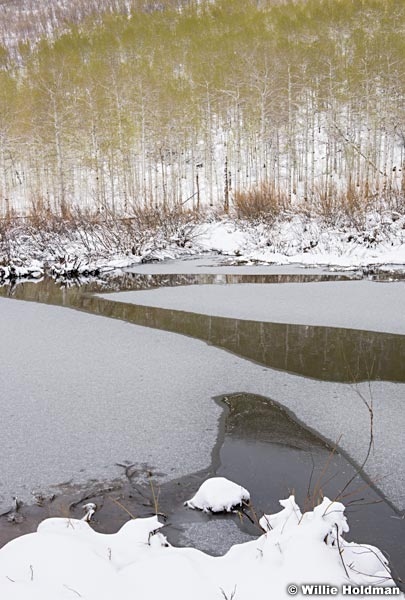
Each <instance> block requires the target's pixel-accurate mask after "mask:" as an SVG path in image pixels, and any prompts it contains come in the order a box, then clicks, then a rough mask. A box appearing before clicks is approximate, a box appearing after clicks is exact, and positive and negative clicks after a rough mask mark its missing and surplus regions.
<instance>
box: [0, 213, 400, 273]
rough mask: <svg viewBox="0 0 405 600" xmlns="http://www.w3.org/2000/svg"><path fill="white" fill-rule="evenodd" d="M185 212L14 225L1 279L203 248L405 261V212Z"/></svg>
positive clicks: (319, 259)
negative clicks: (163, 220)
mask: <svg viewBox="0 0 405 600" xmlns="http://www.w3.org/2000/svg"><path fill="white" fill-rule="evenodd" d="M184 219H185V218H183V219H182V220H181V219H180V218H179V221H178V223H177V225H176V224H175V225H173V227H172V228H171V229H170V228H169V229H167V228H166V229H165V227H164V226H162V227H160V228H157V229H156V230H151V231H148V230H145V231H140V230H133V231H132V230H131V231H128V230H126V229H124V230H123V229H122V224H121V222H120V219H119V218H117V220H116V221H113V222H112V223H101V224H99V225H97V226H94V227H93V229H90V230H87V229H86V228H85V227H83V228H81V227H78V226H77V225H76V226H75V225H72V224H71V223H67V224H66V227H65V229H66V231H65V232H64V233H63V234H62V233H60V232H59V233H58V232H40V231H36V230H32V229H31V228H29V227H28V226H26V227H25V228H24V227H23V226H18V227H17V226H15V227H14V229H11V230H10V231H8V233H7V236H6V238H5V239H4V240H3V241H2V244H1V246H0V281H2V280H8V279H18V278H19V277H20V278H21V277H40V276H41V275H42V274H43V273H44V272H47V273H49V274H51V275H52V276H53V277H73V276H78V275H81V274H86V275H87V274H99V273H101V272H104V271H108V270H112V269H117V268H127V267H131V266H133V265H137V264H139V263H140V262H145V261H151V260H163V259H168V258H177V257H183V256H189V255H195V254H201V253H204V252H210V253H213V252H214V253H218V254H221V255H222V256H231V257H233V258H235V257H236V258H237V259H238V260H243V261H246V262H248V263H251V264H254V263H257V262H259V263H267V264H276V265H277V264H285V265H289V264H300V265H302V266H306V267H308V266H313V267H316V266H333V267H335V268H343V269H356V268H363V267H366V268H369V267H373V268H376V267H377V268H387V267H389V268H390V269H391V270H399V271H403V270H404V268H405V267H404V265H405V215H399V214H398V213H395V214H394V212H393V211H389V210H385V211H382V212H381V214H380V213H377V212H375V211H374V212H370V214H366V215H365V216H364V219H363V223H362V224H361V225H357V226H355V225H354V224H353V223H350V222H346V221H345V220H344V219H341V220H340V222H339V223H335V224H331V223H329V222H326V221H324V220H322V219H321V218H320V217H308V216H305V215H303V214H283V215H281V216H280V217H279V218H278V219H276V220H275V221H274V222H266V221H265V220H262V221H260V222H252V221H244V220H241V219H237V218H235V217H228V216H227V217H223V218H220V217H215V216H213V215H209V214H208V213H207V214H202V215H201V216H200V219H201V220H200V222H195V219H191V218H190V222H187V220H184ZM11 227H12V226H11Z"/></svg>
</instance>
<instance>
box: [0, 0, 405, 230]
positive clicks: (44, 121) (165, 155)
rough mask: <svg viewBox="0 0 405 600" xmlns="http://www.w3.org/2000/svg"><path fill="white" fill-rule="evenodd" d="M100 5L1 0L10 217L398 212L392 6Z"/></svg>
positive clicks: (3, 191) (374, 0)
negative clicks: (41, 213) (178, 211)
mask: <svg viewBox="0 0 405 600" xmlns="http://www.w3.org/2000/svg"><path fill="white" fill-rule="evenodd" d="M96 4H97V6H96ZM96 4H95V3H91V2H90V3H89V2H86V3H83V2H81V0H75V1H74V2H70V3H63V2H55V3H45V2H44V3H41V4H39V5H38V4H37V3H31V2H29V0H24V1H21V2H17V0H15V1H11V2H10V1H9V2H4V1H3V2H2V3H1V8H2V11H1V16H0V19H1V20H0V28H1V30H2V38H3V47H2V48H1V49H0V65H1V70H0V210H1V211H2V212H3V213H7V212H8V213H9V212H10V210H12V209H13V210H16V211H17V212H18V213H19V214H23V213H24V212H27V211H29V210H32V207H36V209H38V208H40V209H41V210H42V209H49V210H52V211H54V212H59V211H62V212H65V213H66V211H69V210H70V209H71V207H72V206H80V207H81V208H82V209H89V210H94V209H107V210H109V211H112V212H116V211H119V212H126V213H127V214H128V213H131V211H133V210H134V209H137V208H139V207H145V206H146V207H151V206H159V207H160V206H161V207H163V208H164V209H167V208H169V207H173V206H183V207H185V208H193V209H199V208H201V207H202V206H209V205H211V206H214V207H215V208H221V209H224V210H225V211H228V210H229V208H230V207H231V208H232V206H233V205H236V207H237V209H238V211H239V213H240V214H242V215H244V214H245V213H249V212H250V210H251V206H252V205H254V206H255V210H258V211H259V212H267V213H271V214H274V213H278V212H279V211H281V210H282V211H286V210H287V211H288V210H294V211H296V210H301V211H302V210H304V211H305V213H306V214H320V215H322V216H323V217H327V218H329V217H334V215H336V214H337V212H343V213H344V214H348V215H349V216H350V218H352V219H353V218H355V216H356V213H357V212H359V211H362V210H363V209H364V208H370V207H371V208H373V207H378V206H380V205H381V202H383V203H384V204H385V205H389V206H390V207H391V208H392V209H394V210H396V211H400V212H402V211H403V205H404V202H403V192H404V187H405V179H404V176H403V172H402V165H403V160H404V142H405V104H404V97H405V94H404V92H405V89H404V88H405V36H404V31H405V5H404V4H403V2H401V1H399V0H361V1H360V0H307V1H306V2H296V1H288V0H287V1H286V2H282V3H278V2H271V1H262V2H256V1H253V0H233V1H232V2H229V1H224V0H216V1H214V2H212V1H208V0H205V1H201V2H192V1H188V2H180V1H173V2H164V3H157V2H139V1H138V2H136V1H135V0H128V2H123V1H119V0H103V2H97V3H96ZM35 7H36V8H35ZM35 11H36V12H35ZM33 14H36V18H33ZM24 15H25V16H26V17H27V18H26V19H24ZM13 23H14V28H13V26H12V24H13ZM6 34H7V35H6ZM260 203H262V204H263V206H262V205H261V204H260ZM258 204H259V206H258V207H257V205H258ZM246 205H247V206H246ZM262 209H263V210H262Z"/></svg>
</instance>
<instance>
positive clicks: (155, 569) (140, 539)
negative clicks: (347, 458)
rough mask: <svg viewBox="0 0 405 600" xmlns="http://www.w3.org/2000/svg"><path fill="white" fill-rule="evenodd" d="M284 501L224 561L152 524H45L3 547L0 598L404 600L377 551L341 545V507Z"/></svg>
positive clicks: (344, 524) (152, 521)
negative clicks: (377, 598) (308, 591)
mask: <svg viewBox="0 0 405 600" xmlns="http://www.w3.org/2000/svg"><path fill="white" fill-rule="evenodd" d="M217 479H221V478H217ZM225 481H227V480H225ZM206 483H209V485H208V490H209V491H210V488H213V490H214V491H215V493H218V495H219V491H221V490H222V489H223V488H222V484H221V483H220V484H218V482H216V483H215V479H214V480H208V482H206ZM228 483H231V482H227V484H228ZM233 486H236V484H232V489H234V487H233ZM236 487H237V488H238V490H239V498H240V497H241V492H240V490H241V488H240V486H236ZM242 489H243V488H242ZM242 495H243V494H242ZM280 504H281V506H282V507H283V509H282V510H281V511H280V512H279V513H277V514H273V515H267V516H266V517H265V518H264V520H263V521H262V526H264V528H265V529H266V533H265V534H264V535H262V536H261V537H259V538H258V539H257V540H253V541H250V542H246V543H244V544H238V545H235V546H233V547H232V548H231V549H230V550H229V552H227V554H225V555H224V556H220V557H212V556H209V555H207V554H204V553H203V552H200V551H199V550H195V549H194V548H174V547H172V546H170V544H168V543H167V540H166V538H165V537H164V536H163V535H162V534H161V533H160V528H161V527H162V525H161V523H159V521H158V519H157V517H152V518H148V519H136V520H132V521H129V522H128V523H126V524H125V525H124V526H123V527H122V528H121V529H120V530H119V531H118V532H117V533H115V534H102V533H97V532H95V531H93V530H92V529H91V527H90V525H89V524H88V523H86V522H85V521H79V520H76V519H55V518H53V519H47V520H45V521H43V522H42V523H41V524H40V525H39V527H38V531H37V532H36V533H32V534H28V535H24V536H21V537H20V538H17V539H15V540H13V541H11V542H9V543H8V544H6V546H4V548H2V549H1V550H0V598H1V599H2V600H3V599H4V600H73V599H77V598H82V599H84V600H112V599H117V600H134V599H135V598H136V600H189V598H193V600H223V599H224V597H225V598H234V599H235V600H262V599H263V600H264V599H265V598H275V599H277V600H283V599H286V598H288V597H289V594H288V588H289V587H290V589H291V585H292V584H294V585H295V586H297V590H298V592H301V591H302V586H303V585H310V584H312V585H314V584H315V585H316V584H318V585H319V586H320V587H321V585H322V584H324V583H325V582H327V584H328V585H329V586H336V587H337V588H338V590H339V591H338V593H337V594H333V595H334V596H335V597H337V598H343V596H345V593H344V592H343V587H342V586H344V585H345V586H347V585H354V586H373V589H374V588H375V586H382V587H383V588H385V589H384V590H382V591H383V592H384V593H383V595H396V596H397V597H399V596H401V597H402V598H404V596H403V595H402V594H400V592H399V590H398V589H397V588H395V583H394V581H393V580H392V578H391V575H390V570H389V567H388V563H387V560H386V558H385V557H384V555H383V554H382V553H381V552H380V550H379V549H378V548H375V547H373V546H370V545H361V544H356V543H354V542H346V541H345V539H344V538H343V534H344V533H346V532H347V531H348V529H349V528H348V525H347V521H346V517H345V515H344V506H343V504H340V503H339V502H334V501H331V500H329V499H328V498H324V500H323V502H322V503H321V504H319V505H318V506H316V507H315V508H314V509H313V510H312V511H308V512H305V513H301V510H300V508H299V507H298V505H297V504H296V502H295V498H294V496H290V498H288V499H287V500H281V501H280ZM390 592H391V593H390ZM315 595H316V596H317V597H318V598H328V597H329V595H328V594H326V595H324V594H323V593H316V594H315ZM355 595H359V593H358V592H357V593H355ZM368 595H371V594H368ZM373 595H374V594H373ZM376 595H377V594H376Z"/></svg>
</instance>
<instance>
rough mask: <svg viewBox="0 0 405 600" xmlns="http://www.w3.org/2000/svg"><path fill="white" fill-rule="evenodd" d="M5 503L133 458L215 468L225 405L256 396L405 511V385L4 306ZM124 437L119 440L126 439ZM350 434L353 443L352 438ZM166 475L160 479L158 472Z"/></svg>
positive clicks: (175, 470) (1, 488) (177, 470)
mask: <svg viewBox="0 0 405 600" xmlns="http://www.w3.org/2000/svg"><path fill="white" fill-rule="evenodd" d="M0 331H1V337H0V389H1V396H0V406H1V412H2V419H3V422H4V423H5V424H6V425H7V426H5V427H4V428H3V431H2V436H1V438H0V455H1V456H3V457H7V460H3V463H2V473H1V482H0V505H1V508H2V507H3V506H4V507H5V508H7V507H8V506H9V504H10V503H11V498H12V496H14V495H16V496H17V497H18V498H20V499H21V500H27V501H30V500H31V490H33V489H36V490H41V492H43V493H45V492H46V491H47V490H48V489H50V488H51V489H52V487H53V486H54V485H56V484H60V483H63V482H66V481H69V480H72V479H73V481H75V483H77V484H86V483H88V480H89V479H91V478H93V479H98V480H101V481H104V480H111V479H113V478H114V477H116V476H118V475H120V474H121V473H122V471H121V470H119V469H118V467H116V466H115V463H117V462H120V463H122V462H124V461H125V460H128V461H130V462H131V463H136V464H137V465H140V467H141V468H142V465H148V468H151V469H152V471H153V472H154V473H155V472H156V473H157V475H156V477H157V478H160V480H161V481H163V480H166V481H168V480H170V479H172V478H176V477H182V476H184V475H187V474H190V473H193V472H197V471H200V470H202V469H205V468H207V467H208V466H209V465H210V464H211V461H212V450H213V448H214V446H215V444H216V442H217V433H218V421H219V418H220V416H221V409H220V407H219V406H218V405H217V404H216V403H215V402H213V400H212V398H213V397H217V396H220V395H223V394H232V393H237V392H246V393H252V394H258V395H262V396H265V397H268V398H272V399H273V400H275V401H277V402H279V403H280V404H281V405H283V406H285V407H287V408H288V409H289V410H290V411H291V412H292V413H293V414H295V416H296V418H297V419H298V420H299V421H301V422H303V423H304V424H306V426H307V427H309V428H310V429H313V430H314V431H316V432H318V433H319V434H320V435H322V436H323V437H324V438H326V439H328V440H330V441H331V442H332V444H333V443H335V442H336V440H337V439H339V438H340V442H339V445H340V447H341V448H343V449H344V450H345V451H346V452H347V453H348V455H349V456H350V457H351V458H352V459H353V460H354V461H356V462H357V463H358V464H361V463H362V461H363V460H364V457H365V455H366V452H367V448H368V441H369V427H370V424H369V413H368V410H367V409H366V407H365V406H364V404H363V402H362V401H361V400H360V399H359V397H358V392H360V393H361V394H363V396H364V397H365V398H366V399H369V398H370V394H371V395H372V399H373V408H374V446H373V450H372V454H371V456H370V458H369V460H368V462H367V465H366V469H365V470H366V473H367V475H368V476H369V477H370V478H371V479H372V480H373V481H374V482H375V483H376V485H377V486H378V488H379V489H381V490H382V491H383V493H384V494H385V495H386V496H387V498H388V499H389V500H390V501H391V502H392V503H393V504H394V505H395V506H396V507H397V508H399V509H403V508H405V497H404V495H403V490H404V489H405V471H404V469H403V459H402V455H401V453H400V452H398V448H401V447H402V444H403V432H404V430H405V414H404V411H403V398H404V396H405V385H404V384H395V383H391V382H384V381H375V382H371V383H370V384H368V383H362V384H358V385H357V386H353V385H349V384H339V383H330V382H325V381H318V380H312V379H306V378H303V377H299V376H296V375H292V374H288V373H283V372H280V371H276V370H273V369H270V368H264V367H263V366H261V365H257V364H254V363H251V362H249V361H248V360H244V359H242V358H239V357H237V356H235V355H233V354H231V353H228V352H226V351H224V350H220V349H218V348H214V347H212V346H208V345H207V344H205V343H204V342H202V341H199V340H195V339H191V338H187V337H185V336H181V335H178V334H173V333H168V332H164V331H159V330H153V329H150V328H144V327H140V326H136V325H132V324H129V323H125V322H120V321H118V320H113V319H105V318H102V317H97V316H94V315H87V314H84V313H81V312H78V311H73V310H67V309H65V308H61V307H53V306H44V305H40V304H33V303H28V302H22V301H18V302H17V301H15V300H9V299H0ZM117 432H119V435H117ZM342 434H343V435H342ZM159 473H160V474H161V475H158V474H159Z"/></svg>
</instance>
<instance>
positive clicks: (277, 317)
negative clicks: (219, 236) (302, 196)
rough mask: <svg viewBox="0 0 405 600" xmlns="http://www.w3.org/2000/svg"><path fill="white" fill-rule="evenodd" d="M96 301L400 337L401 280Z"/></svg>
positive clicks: (167, 292) (150, 293) (190, 290)
mask: <svg viewBox="0 0 405 600" xmlns="http://www.w3.org/2000/svg"><path fill="white" fill-rule="evenodd" d="M101 297H103V298H108V299H109V300H114V301H117V302H129V303H132V304H140V305H142V306H155V307H159V308H167V309H172V310H181V311H187V312H193V313H199V314H206V315H212V316H218V317H229V318H235V319H248V320H254V321H265V322H275V323H291V324H299V325H321V326H325V327H344V328H352V329H364V330H369V331H381V332H387V333H397V334H402V335H403V334H405V310H404V307H405V283H404V282H396V283H394V282H390V283H389V284H386V283H377V282H373V281H327V282H311V283H280V284H278V283H271V284H264V283H260V284H254V283H242V284H237V283H235V284H221V285H192V286H181V287H167V288H159V289H152V290H142V291H133V292H119V293H114V294H103V295H101ZM252 299H254V301H252Z"/></svg>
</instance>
